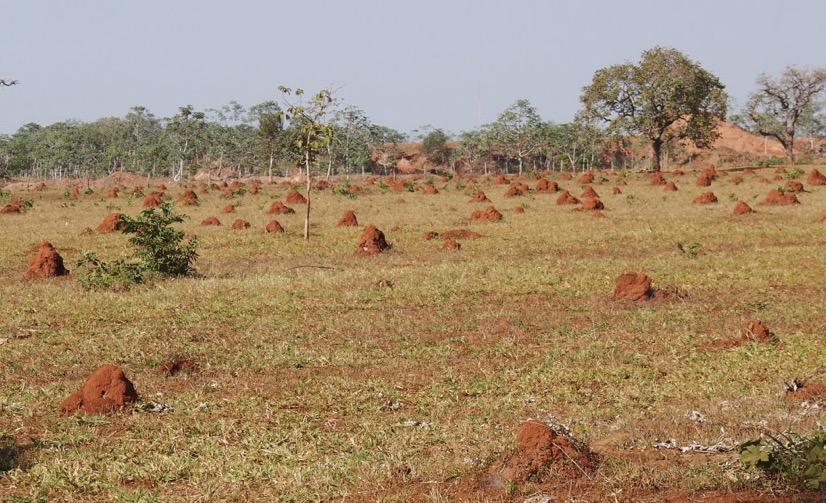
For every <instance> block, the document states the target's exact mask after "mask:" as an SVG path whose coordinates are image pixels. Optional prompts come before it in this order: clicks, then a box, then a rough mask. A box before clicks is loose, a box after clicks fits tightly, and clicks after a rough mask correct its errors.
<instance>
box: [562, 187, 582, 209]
mask: <svg viewBox="0 0 826 503" xmlns="http://www.w3.org/2000/svg"><path fill="white" fill-rule="evenodd" d="M556 204H558V205H560V206H562V205H563V204H579V199H577V198H575V197H574V196H573V194H571V193H570V192H568V191H567V190H563V191H562V193H561V194H559V197H557V198H556Z"/></svg>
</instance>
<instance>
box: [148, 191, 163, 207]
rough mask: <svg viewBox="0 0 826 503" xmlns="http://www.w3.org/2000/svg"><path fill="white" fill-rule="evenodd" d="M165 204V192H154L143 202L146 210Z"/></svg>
mask: <svg viewBox="0 0 826 503" xmlns="http://www.w3.org/2000/svg"><path fill="white" fill-rule="evenodd" d="M162 204H163V192H152V193H150V194H149V195H148V196H146V197H145V198H144V200H143V207H144V208H156V207H158V206H160V205H162Z"/></svg>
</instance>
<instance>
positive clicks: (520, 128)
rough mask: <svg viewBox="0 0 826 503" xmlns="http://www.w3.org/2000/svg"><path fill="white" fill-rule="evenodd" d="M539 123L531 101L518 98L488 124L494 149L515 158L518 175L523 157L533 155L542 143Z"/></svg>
mask: <svg viewBox="0 0 826 503" xmlns="http://www.w3.org/2000/svg"><path fill="white" fill-rule="evenodd" d="M541 124H542V119H541V118H540V117H539V113H537V111H536V108H534V106H533V105H531V102H530V101H528V100H526V99H519V100H516V102H515V103H514V104H512V105H511V106H509V107H508V108H506V109H505V111H503V112H502V113H501V114H500V115H499V117H498V118H497V119H496V121H495V122H493V123H492V124H490V126H489V127H490V132H491V134H492V135H493V137H494V138H495V141H496V143H495V149H496V150H497V151H499V152H500V153H502V154H503V155H505V156H506V157H507V158H509V159H516V161H517V163H518V166H519V174H520V175H521V174H522V170H523V164H524V161H525V159H527V158H528V157H530V156H532V155H534V154H535V153H536V152H537V151H538V150H539V148H540V146H541V144H542V142H541V137H540V135H539V127H540V125H541Z"/></svg>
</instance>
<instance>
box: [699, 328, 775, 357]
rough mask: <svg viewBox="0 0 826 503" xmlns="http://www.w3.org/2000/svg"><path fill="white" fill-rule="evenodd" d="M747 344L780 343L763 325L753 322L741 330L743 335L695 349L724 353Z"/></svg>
mask: <svg viewBox="0 0 826 503" xmlns="http://www.w3.org/2000/svg"><path fill="white" fill-rule="evenodd" d="M747 342H760V343H770V344H778V343H779V342H780V341H779V340H778V338H777V337H776V336H775V335H774V334H773V333H772V332H771V331H770V330H769V328H768V327H767V326H766V325H765V323H763V322H762V321H759V320H753V321H750V322H749V324H748V325H747V326H746V329H745V330H743V333H742V334H740V336H739V337H734V338H731V339H721V340H717V341H712V342H710V343H707V344H703V345H701V346H699V347H698V348H697V349H699V350H700V351H725V350H728V349H733V348H736V347H738V346H742V345H743V344H746V343H747Z"/></svg>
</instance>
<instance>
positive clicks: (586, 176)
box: [576, 171, 594, 185]
mask: <svg viewBox="0 0 826 503" xmlns="http://www.w3.org/2000/svg"><path fill="white" fill-rule="evenodd" d="M576 183H578V184H580V185H588V184H589V183H594V174H593V173H591V172H590V171H589V172H588V173H583V174H582V175H581V176H580V177H579V178H577V180H576Z"/></svg>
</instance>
